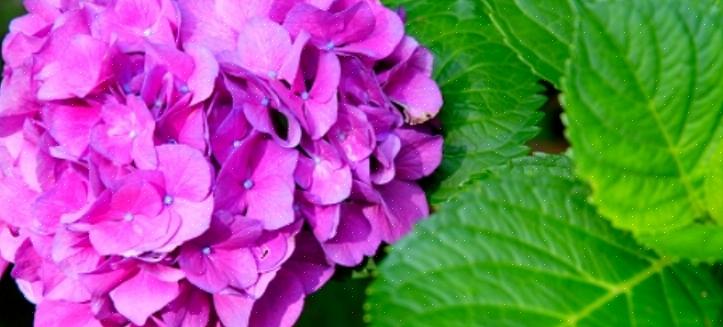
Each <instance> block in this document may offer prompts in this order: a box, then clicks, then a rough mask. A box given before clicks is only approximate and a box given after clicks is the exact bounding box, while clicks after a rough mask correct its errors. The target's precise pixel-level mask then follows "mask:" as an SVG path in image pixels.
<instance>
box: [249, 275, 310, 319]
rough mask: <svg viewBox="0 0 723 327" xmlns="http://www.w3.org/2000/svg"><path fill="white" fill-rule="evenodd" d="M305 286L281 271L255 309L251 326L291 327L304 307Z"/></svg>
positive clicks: (255, 305)
mask: <svg viewBox="0 0 723 327" xmlns="http://www.w3.org/2000/svg"><path fill="white" fill-rule="evenodd" d="M304 296H305V292H304V286H303V285H302V284H301V282H299V280H298V279H297V278H296V277H294V276H293V275H292V274H290V273H288V272H285V271H280V272H279V274H277V275H276V278H275V279H274V281H273V282H271V285H269V288H268V290H267V291H266V293H265V294H264V296H262V297H261V299H259V300H258V301H257V302H256V303H255V304H254V307H253V313H252V315H251V320H250V322H251V324H250V326H255V327H256V326H258V327H291V326H293V325H294V323H296V320H297V319H298V318H299V315H301V309H302V308H303V306H304Z"/></svg>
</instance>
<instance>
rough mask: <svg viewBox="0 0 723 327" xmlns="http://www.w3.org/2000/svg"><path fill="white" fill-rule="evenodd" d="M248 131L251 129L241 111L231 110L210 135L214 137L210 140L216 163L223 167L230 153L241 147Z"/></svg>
mask: <svg viewBox="0 0 723 327" xmlns="http://www.w3.org/2000/svg"><path fill="white" fill-rule="evenodd" d="M250 131H251V128H250V126H249V124H248V122H247V121H246V118H245V117H244V115H243V111H242V110H241V109H238V108H234V109H231V112H230V113H229V114H228V115H227V116H226V118H225V119H224V120H223V122H221V124H220V125H219V126H218V128H217V129H216V130H215V131H214V132H213V133H212V134H213V135H214V137H213V138H212V139H211V149H212V151H213V154H214V155H215V156H216V159H217V160H218V162H219V163H221V164H222V165H223V163H224V162H226V159H227V158H228V157H229V156H230V155H231V153H232V152H233V151H234V150H235V149H236V148H238V147H240V146H241V144H242V142H243V140H244V139H245V138H246V136H248V134H249V133H250Z"/></svg>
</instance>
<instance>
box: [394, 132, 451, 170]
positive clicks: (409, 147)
mask: <svg viewBox="0 0 723 327" xmlns="http://www.w3.org/2000/svg"><path fill="white" fill-rule="evenodd" d="M397 134H398V135H399V137H400V138H401V140H402V148H401V150H400V151H399V155H398V156H397V158H396V159H395V161H394V164H395V165H396V168H397V177H399V178H401V179H406V180H417V179H420V178H423V177H425V176H429V175H431V174H432V172H434V170H435V169H437V167H439V164H440V163H441V161H442V144H443V139H442V136H440V135H432V134H428V133H425V132H421V131H417V130H414V129H406V128H403V129H399V130H398V131H397Z"/></svg>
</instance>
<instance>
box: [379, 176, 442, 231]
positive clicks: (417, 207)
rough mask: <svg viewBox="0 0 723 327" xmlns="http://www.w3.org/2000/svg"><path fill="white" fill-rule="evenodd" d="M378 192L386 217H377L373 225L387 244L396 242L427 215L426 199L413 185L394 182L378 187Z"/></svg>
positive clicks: (415, 185) (417, 187) (420, 189)
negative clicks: (382, 201)
mask: <svg viewBox="0 0 723 327" xmlns="http://www.w3.org/2000/svg"><path fill="white" fill-rule="evenodd" d="M378 190H379V194H380V195H381V197H382V199H383V200H384V206H385V208H386V215H384V216H386V217H382V215H377V216H376V217H375V218H376V219H375V220H376V221H375V222H373V223H376V224H377V225H376V228H379V231H380V232H381V235H382V240H384V241H385V242H387V243H394V242H396V241H398V240H399V239H400V238H401V237H402V236H404V235H405V234H406V233H407V232H409V231H410V230H411V229H412V227H413V226H414V224H415V223H416V222H417V221H419V220H421V219H422V218H425V217H427V216H428V215H429V205H428V204H427V197H426V196H425V194H424V191H422V188H420V187H419V186H418V185H417V184H415V183H411V182H405V181H398V180H394V181H391V182H390V183H388V184H385V185H380V186H378Z"/></svg>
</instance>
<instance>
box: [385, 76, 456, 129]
mask: <svg viewBox="0 0 723 327" xmlns="http://www.w3.org/2000/svg"><path fill="white" fill-rule="evenodd" d="M385 90H386V91H387V93H388V94H389V97H390V98H391V99H392V100H393V101H394V102H396V103H397V104H399V105H400V106H402V107H403V108H404V115H405V118H406V120H407V122H408V123H410V124H412V125H416V124H421V123H424V122H426V121H428V120H429V119H432V118H433V117H435V116H436V115H437V113H439V110H440V109H441V108H442V93H441V92H440V90H439V86H437V83H435V82H434V80H432V79H431V78H430V77H428V76H426V75H425V74H422V73H409V74H407V76H402V77H398V78H397V79H395V80H393V81H391V82H390V84H389V85H387V87H386V88H385Z"/></svg>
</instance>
